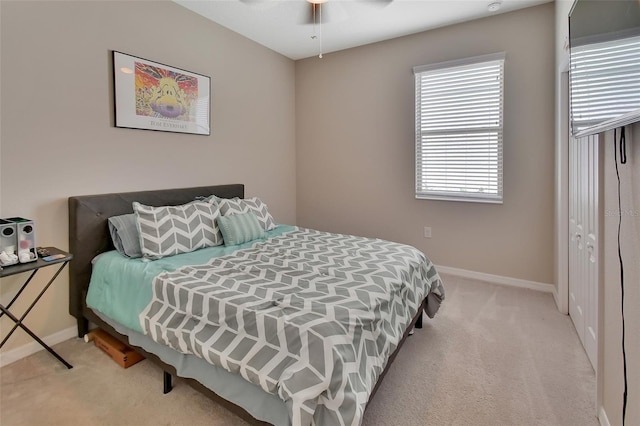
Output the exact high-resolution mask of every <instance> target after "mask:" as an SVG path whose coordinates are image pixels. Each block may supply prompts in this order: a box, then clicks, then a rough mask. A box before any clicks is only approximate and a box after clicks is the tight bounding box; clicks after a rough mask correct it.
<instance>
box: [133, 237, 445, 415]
mask: <svg viewBox="0 0 640 426" xmlns="http://www.w3.org/2000/svg"><path fill="white" fill-rule="evenodd" d="M429 294H431V296H433V297H432V299H434V300H436V301H437V303H439V301H440V300H442V298H443V297H444V289H443V287H442V282H441V280H440V277H439V276H438V274H437V272H436V271H435V269H434V268H433V265H432V263H431V262H430V261H429V259H427V258H426V257H425V256H424V254H423V253H421V252H420V251H418V250H417V249H415V248H413V247H410V246H407V245H402V244H397V243H392V242H388V241H384V240H379V239H367V238H361V237H354V236H349V235H339V234H329V233H324V232H319V231H314V230H309V229H303V228H295V230H293V231H291V232H288V233H285V234H283V235H281V236H279V237H275V238H272V239H269V240H267V241H261V242H257V243H256V244H254V245H253V246H252V247H251V248H249V249H244V250H239V251H238V252H236V253H234V254H233V255H229V256H224V257H219V258H214V259H212V260H211V261H210V262H208V263H207V264H204V265H197V266H185V267H182V268H180V269H178V270H176V271H174V272H166V273H162V274H160V275H158V276H157V277H156V278H155V279H154V282H153V299H152V301H151V302H150V303H149V305H148V306H147V308H146V309H145V310H144V311H143V312H142V313H141V314H140V322H141V326H142V328H143V330H144V332H145V334H148V335H149V336H151V337H152V338H153V339H154V340H155V341H157V342H160V343H163V344H166V345H169V346H170V347H172V348H173V349H175V350H177V351H180V352H182V353H189V354H195V355H196V356H198V357H201V358H203V359H205V360H206V361H208V362H210V363H212V364H215V365H218V366H222V367H223V368H225V369H226V370H228V371H230V372H234V373H237V374H240V375H242V377H244V378H245V379H246V380H248V381H250V382H252V383H254V384H256V385H257V386H260V387H261V388H262V389H263V390H264V391H266V392H269V393H272V394H276V395H278V396H279V397H280V398H281V399H282V400H284V401H285V402H286V405H287V407H288V408H289V409H290V416H291V421H292V424H294V425H311V424H316V425H358V424H360V423H361V421H362V416H363V413H364V409H365V406H366V404H367V401H368V399H369V396H370V394H371V392H372V390H373V388H374V385H375V383H376V381H377V380H378V377H379V375H380V373H381V372H382V371H383V370H384V368H385V366H386V364H387V360H388V358H389V356H390V355H391V354H392V353H393V351H394V350H395V349H396V347H397V345H398V344H399V342H400V340H401V338H402V336H403V333H404V331H405V330H406V329H407V327H408V326H409V324H410V322H411V319H412V318H413V317H414V316H415V315H416V314H417V310H418V308H419V306H420V304H421V302H422V300H424V299H425V297H427V295H429ZM437 303H436V306H437ZM436 310H437V307H436ZM434 313H435V312H431V313H430V314H431V315H433V314H434Z"/></svg>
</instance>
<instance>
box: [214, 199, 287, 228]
mask: <svg viewBox="0 0 640 426" xmlns="http://www.w3.org/2000/svg"><path fill="white" fill-rule="evenodd" d="M219 203H220V214H221V215H222V216H231V215H234V214H243V213H248V212H253V213H255V215H256V217H257V218H258V222H259V223H260V225H261V226H262V228H263V229H264V230H265V231H270V230H272V229H274V228H275V227H276V222H275V221H274V220H273V216H271V213H269V210H268V209H267V205H266V204H265V203H263V202H262V200H261V199H260V198H258V197H253V198H244V199H240V198H231V199H227V198H224V199H221V200H220V201H219Z"/></svg>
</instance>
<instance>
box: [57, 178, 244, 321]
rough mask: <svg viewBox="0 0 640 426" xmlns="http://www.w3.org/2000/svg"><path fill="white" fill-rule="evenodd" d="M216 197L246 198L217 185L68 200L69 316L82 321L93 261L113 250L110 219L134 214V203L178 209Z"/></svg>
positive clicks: (236, 187) (238, 187)
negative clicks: (192, 202)
mask: <svg viewBox="0 0 640 426" xmlns="http://www.w3.org/2000/svg"><path fill="white" fill-rule="evenodd" d="M211 194H215V195H217V196H218V197H221V198H233V197H240V198H244V185H242V184H232V185H216V186H200V187H194V188H179V189H162V190H157V191H140V192H122V193H114V194H100V195H84V196H79V197H70V198H69V251H70V252H71V253H72V254H73V261H72V262H70V263H69V313H70V314H71V315H73V316H74V317H76V319H78V320H80V319H81V318H82V317H83V312H82V307H83V301H84V297H85V294H86V292H87V288H88V287H89V280H90V277H91V260H92V259H93V258H94V257H95V256H97V255H98V254H100V253H103V252H105V251H108V250H113V243H112V242H111V237H110V235H109V228H108V225H107V219H109V217H111V216H116V215H121V214H126V213H133V207H132V205H131V203H132V202H134V201H138V202H140V203H142V204H146V205H149V206H156V207H159V206H171V205H172V206H175V205H178V204H184V203H188V202H189V201H193V200H194V198H195V197H198V196H208V195H211Z"/></svg>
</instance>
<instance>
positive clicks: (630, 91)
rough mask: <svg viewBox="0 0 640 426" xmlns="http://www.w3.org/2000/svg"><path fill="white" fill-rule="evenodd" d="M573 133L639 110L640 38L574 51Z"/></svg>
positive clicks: (610, 42)
mask: <svg viewBox="0 0 640 426" xmlns="http://www.w3.org/2000/svg"><path fill="white" fill-rule="evenodd" d="M570 75H571V124H572V130H573V133H574V134H575V133H578V132H579V131H580V130H583V129H586V128H588V127H591V126H594V125H597V124H600V123H601V122H603V121H605V120H608V119H611V118H614V117H618V116H620V115H622V114H626V113H628V112H631V111H634V110H637V109H640V36H635V37H628V38H623V39H618V40H612V41H604V42H600V43H591V44H585V45H582V46H575V47H572V48H571V73H570Z"/></svg>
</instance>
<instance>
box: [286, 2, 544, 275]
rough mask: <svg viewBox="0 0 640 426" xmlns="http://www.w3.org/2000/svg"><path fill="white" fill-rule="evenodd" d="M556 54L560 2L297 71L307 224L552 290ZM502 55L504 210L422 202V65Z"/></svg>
mask: <svg viewBox="0 0 640 426" xmlns="http://www.w3.org/2000/svg"><path fill="white" fill-rule="evenodd" d="M553 48H554V6H553V4H552V3H549V4H545V5H542V6H538V7H534V8H529V9H525V10H521V11H517V12H512V13H506V14H503V15H497V16H494V17H490V18H487V19H482V20H477V21H472V22H468V23H463V24H458V25H453V26H449V27H445V28H441V29H437V30H432V31H428V32H424V33H420V34H417V35H412V36H407V37H403V38H398V39H394V40H390V41H385V42H381V43H376V44H372V45H368V46H364V47H360V48H356V49H351V50H346V51H342V52H338V53H332V54H327V55H325V56H324V58H323V59H321V60H320V59H318V58H310V59H306V60H302V61H298V62H296V143H297V153H296V155H297V212H298V224H299V225H301V226H307V227H312V228H317V229H322V230H328V231H335V232H346V233H354V234H360V235H366V236H373V237H382V238H386V239H391V240H395V241H400V242H404V243H408V244H412V245H414V246H416V247H418V248H420V249H422V250H424V251H425V252H426V253H427V255H429V256H430V257H431V258H432V260H433V261H434V262H435V263H436V264H438V265H446V266H450V267H456V268H462V269H467V270H472V271H478V272H483V273H489V274H495V275H500V276H506V277H514V278H519V279H525V280H531V281H536V282H542V283H551V282H553V208H554V205H553V203H554V201H553V181H554V180H553V173H554V108H553V105H554V56H553V54H552V53H551V52H552V51H553ZM501 51H504V52H506V55H507V56H506V63H505V73H506V78H505V108H504V114H505V125H504V204H503V205H490V204H476V203H462V202H447V201H431V200H416V199H415V197H414V186H415V185H414V79H413V73H412V68H413V67H414V66H416V65H424V64H431V63H438V62H442V61H448V60H453V59H460V58H466V57H472V56H477V55H483V54H489V53H495V52H501ZM425 226H430V227H432V234H433V237H432V238H431V239H425V238H424V237H423V228H424V227H425Z"/></svg>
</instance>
